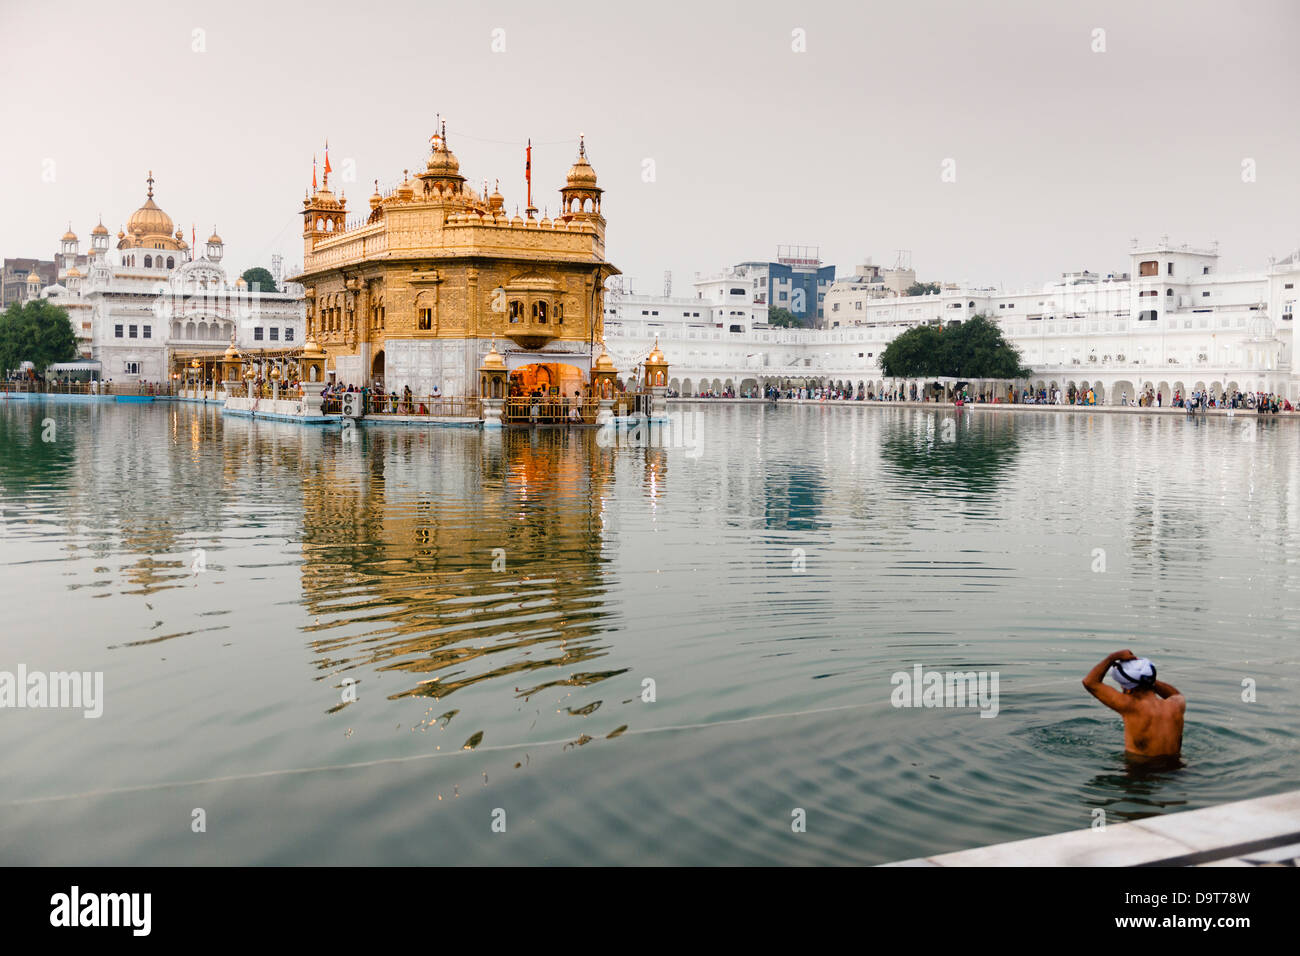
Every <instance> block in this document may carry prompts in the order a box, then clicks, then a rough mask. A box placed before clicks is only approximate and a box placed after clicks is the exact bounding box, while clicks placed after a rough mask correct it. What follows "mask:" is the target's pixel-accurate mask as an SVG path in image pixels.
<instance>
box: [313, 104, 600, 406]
mask: <svg viewBox="0 0 1300 956" xmlns="http://www.w3.org/2000/svg"><path fill="white" fill-rule="evenodd" d="M431 142H432V149H431V151H430V155H429V159H428V162H427V164H426V168H425V169H424V170H423V171H420V172H419V173H417V174H415V175H411V174H410V171H409V170H408V171H406V172H405V175H404V179H403V181H402V183H401V185H399V186H398V187H397V188H396V189H394V190H393V191H392V192H390V193H389V194H388V195H381V194H380V192H379V191H378V188H376V191H375V194H374V195H373V196H371V197H370V212H369V215H368V216H367V218H366V219H365V221H364V222H360V223H356V224H353V225H349V224H348V212H347V206H346V200H345V199H343V198H342V197H336V196H335V195H334V194H333V193H332V192H331V191H330V188H329V174H328V172H326V175H325V178H324V180H323V183H322V185H321V188H319V189H316V190H314V192H312V193H311V194H310V195H309V196H308V197H307V198H306V199H304V200H303V209H302V215H303V242H304V265H303V273H302V275H301V276H299V277H298V279H297V281H300V282H301V283H302V284H303V285H304V287H305V289H306V299H307V338H308V339H314V340H315V341H316V342H317V343H319V344H320V347H321V348H322V349H324V350H325V352H326V354H327V356H328V359H327V362H326V372H327V375H330V376H331V377H332V378H334V380H335V381H338V382H340V383H349V384H354V385H362V384H369V385H380V384H381V385H382V387H384V389H385V390H390V391H399V392H400V391H401V390H402V389H403V388H404V387H410V388H411V390H412V392H413V393H414V394H416V395H428V394H432V393H433V390H434V389H437V390H438V391H439V392H440V393H441V394H442V395H447V396H472V395H477V394H478V391H479V374H478V367H479V365H480V363H481V361H482V359H483V358H484V357H485V356H486V355H487V353H488V351H489V346H490V342H491V340H492V338H493V336H495V337H496V339H497V340H499V341H501V342H503V343H510V344H509V345H508V347H507V349H506V351H505V360H506V362H507V364H508V366H509V368H510V370H511V374H512V376H515V375H518V376H520V379H519V380H520V381H522V379H523V377H530V378H531V379H533V380H535V379H536V378H537V373H538V370H541V369H548V370H549V371H547V372H546V373H545V374H544V375H543V376H542V377H543V378H547V379H554V380H556V381H559V380H563V381H565V382H571V381H574V379H575V377H576V378H577V379H578V380H580V381H581V382H583V383H587V382H588V381H589V375H590V367H591V361H592V354H593V350H594V347H595V346H596V344H597V343H599V342H600V341H601V339H602V336H603V332H604V329H603V315H604V284H605V280H606V279H607V278H608V277H609V276H611V275H616V274H617V273H618V270H617V269H616V268H615V267H614V266H613V265H611V264H610V263H609V262H606V261H605V218H604V216H603V215H602V213H601V208H600V207H601V192H602V190H601V189H600V187H599V186H598V185H597V180H596V174H595V171H594V170H593V169H592V167H591V165H590V164H589V163H588V162H587V157H586V147H585V144H582V143H580V144H579V149H578V158H577V161H576V162H575V163H574V164H573V166H572V168H570V170H569V174H568V177H567V179H566V182H565V185H564V187H563V188H562V189H561V190H560V200H561V203H560V214H559V215H558V216H556V217H554V218H546V217H543V218H538V216H537V210H536V209H534V208H531V207H530V208H529V209H528V210H527V216H526V217H520V216H519V215H518V213H517V212H516V214H515V215H513V216H511V215H509V214H508V213H507V212H506V209H505V199H504V197H503V196H502V195H501V193H500V188H499V186H498V188H497V190H495V191H494V192H493V193H492V194H491V195H490V196H481V195H479V194H478V193H477V192H476V191H475V190H474V189H473V188H472V187H471V186H470V185H469V184H468V183H467V181H466V178H465V177H464V176H463V175H461V173H460V163H459V161H458V160H457V159H456V157H455V155H454V154H453V153H452V152H451V150H450V148H449V147H448V145H447V139H446V130H445V126H444V127H443V129H442V130H440V131H439V132H438V133H436V134H435V135H434V136H433V137H432V139H431ZM326 168H327V170H328V160H327V166H326Z"/></svg>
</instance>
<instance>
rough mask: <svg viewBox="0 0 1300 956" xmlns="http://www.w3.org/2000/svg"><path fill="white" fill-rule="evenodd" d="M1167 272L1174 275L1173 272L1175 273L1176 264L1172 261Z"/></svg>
mask: <svg viewBox="0 0 1300 956" xmlns="http://www.w3.org/2000/svg"><path fill="white" fill-rule="evenodd" d="M1165 274H1166V275H1173V274H1174V264H1173V263H1172V262H1171V263H1169V268H1168V270H1167V271H1166V273H1165Z"/></svg>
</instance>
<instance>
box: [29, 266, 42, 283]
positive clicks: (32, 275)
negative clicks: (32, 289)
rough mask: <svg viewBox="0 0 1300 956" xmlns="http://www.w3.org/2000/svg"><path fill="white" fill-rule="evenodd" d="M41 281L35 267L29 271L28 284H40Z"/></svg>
mask: <svg viewBox="0 0 1300 956" xmlns="http://www.w3.org/2000/svg"><path fill="white" fill-rule="evenodd" d="M40 281H41V277H40V276H39V275H38V274H37V273H36V270H34V269H33V270H32V271H31V272H29V273H27V284H28V285H39V284H40Z"/></svg>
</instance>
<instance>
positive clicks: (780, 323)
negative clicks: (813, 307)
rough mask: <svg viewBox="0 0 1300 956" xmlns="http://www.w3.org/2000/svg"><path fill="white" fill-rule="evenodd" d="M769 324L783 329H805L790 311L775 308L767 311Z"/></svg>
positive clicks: (778, 307)
mask: <svg viewBox="0 0 1300 956" xmlns="http://www.w3.org/2000/svg"><path fill="white" fill-rule="evenodd" d="M767 324H768V325H774V326H776V327H777V328H782V329H798V328H802V327H803V323H802V322H800V321H799V319H798V317H797V316H796V315H795V314H794V313H793V312H791V311H790V310H789V309H783V308H781V307H780V306H775V307H773V308H771V309H768V310H767Z"/></svg>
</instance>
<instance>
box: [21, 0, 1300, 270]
mask: <svg viewBox="0 0 1300 956" xmlns="http://www.w3.org/2000/svg"><path fill="white" fill-rule="evenodd" d="M1098 28H1100V29H1102V30H1104V31H1105V36H1104V42H1105V52H1101V53H1097V52H1093V46H1094V44H1095V40H1094V32H1093V31H1094V30H1096V29H1098ZM1298 28H1300V4H1297V3H1295V2H1293V0H1275V2H1274V0H1259V2H1255V0H1246V2H1241V0H1237V2H1214V3H1212V2H1204V0H1177V2H1164V0H1158V2H1141V3H1133V2H1132V0H1121V2H1110V0H1106V2H1085V3H1070V4H1065V3H1043V2H1037V0H1034V2H1029V0H1006V2H999V3H972V2H958V0H953V2H917V0H907V2H893V3H888V4H885V3H860V2H859V3H848V2H841V3H818V2H800V3H773V2H744V3H741V2H736V3H714V2H708V0H696V2H689V3H688V2H676V0H672V2H656V3H644V4H643V3H637V4H630V3H614V2H608V0H606V2H549V3H539V2H519V3H513V2H512V3H505V2H498V3H482V4H469V3H457V4H451V3H441V2H429V0H424V2H400V3H385V2H374V3H365V4H362V3H338V2H332V0H319V2H314V3H310V4H303V5H301V6H299V5H294V6H293V7H283V6H281V5H279V4H274V3H265V2H263V3H247V2H227V3H220V4H214V3H202V4H199V3H183V2H182V3H170V4H162V3H159V4H151V5H148V6H145V7H141V6H139V5H134V4H105V3H102V2H97V3H83V2H76V0H74V2H67V3H60V4H49V5H41V4H33V3H19V2H16V0H0V70H2V71H3V72H2V74H0V75H2V76H3V83H2V85H0V90H2V95H3V97H4V100H5V102H6V106H7V108H6V119H7V122H6V123H5V136H4V140H3V148H0V190H2V192H0V198H2V202H0V209H3V216H2V218H0V254H2V255H6V256H30V255H40V256H42V257H44V258H49V257H50V256H51V255H52V254H53V252H54V251H55V248H56V245H57V241H58V238H59V236H60V235H62V233H63V231H64V229H65V228H66V226H67V222H68V220H69V219H71V220H72V226H73V229H74V230H75V231H76V232H77V233H78V235H80V236H81V237H82V240H83V245H82V249H83V251H85V248H86V245H87V240H88V236H89V232H90V229H91V227H92V226H93V225H94V223H95V221H96V217H97V215H98V214H99V213H100V212H102V213H103V216H104V223H105V224H106V225H107V226H108V227H109V229H110V230H111V231H112V232H114V233H116V231H117V229H118V227H119V225H120V224H122V223H124V222H125V221H126V219H127V218H128V217H129V216H130V214H131V212H132V211H133V210H134V209H136V208H137V207H138V206H139V205H140V203H141V202H142V201H143V199H144V190H145V183H144V179H145V176H146V173H147V171H148V170H149V169H152V170H153V171H154V175H155V177H156V179H157V185H156V187H155V198H156V200H157V201H158V203H159V205H160V206H162V208H163V209H164V210H166V211H167V212H168V213H169V214H170V215H171V216H172V218H173V219H175V220H176V221H177V222H178V223H181V224H183V225H184V228H185V231H186V235H187V237H188V235H189V231H190V223H191V222H194V223H196V224H197V228H198V233H199V238H200V240H202V239H204V238H206V236H207V234H208V232H209V231H210V230H211V229H212V227H213V225H214V224H215V225H216V227H217V229H218V230H219V231H220V232H221V234H222V236H223V237H224V238H225V240H226V244H227V252H228V263H227V264H228V265H229V266H230V267H232V269H235V270H242V269H244V268H245V267H247V266H248V265H254V264H257V265H269V260H270V255H271V253H272V252H281V253H283V254H284V256H285V260H286V265H289V266H292V265H294V264H297V263H299V262H301V261H302V244H301V237H300V231H301V220H300V218H299V217H298V215H297V210H298V209H299V208H300V207H301V199H302V196H303V189H304V187H305V186H306V185H307V184H308V183H309V182H310V177H311V159H312V154H313V152H315V153H316V154H318V155H320V154H322V144H323V142H324V141H325V139H326V138H327V137H328V138H329V141H330V147H331V149H330V158H331V161H332V163H333V165H334V168H335V176H334V180H335V181H338V180H340V179H341V178H342V176H343V172H344V170H345V169H348V168H349V165H348V164H349V163H351V164H354V168H355V176H356V181H355V182H350V183H339V185H340V186H342V187H343V188H345V189H346V192H347V196H348V199H349V205H350V206H351V207H352V208H354V209H357V210H358V211H360V210H361V209H365V208H366V198H367V197H368V196H369V194H370V192H371V190H372V188H373V187H372V180H374V179H375V178H378V179H379V180H380V182H381V184H385V185H391V184H393V183H395V182H396V181H398V180H399V179H400V176H401V171H402V169H403V168H404V167H412V168H415V167H417V166H419V165H421V164H422V163H423V160H424V157H425V156H426V154H427V150H428V137H429V135H430V133H431V132H433V127H434V116H435V114H436V113H439V112H441V113H442V114H443V115H444V116H445V117H446V119H447V128H448V139H449V142H450V145H451V147H452V149H453V150H454V151H455V153H456V154H457V156H458V157H459V159H460V163H461V171H462V173H464V174H465V175H467V176H468V177H469V179H470V181H471V182H472V183H474V184H475V185H476V186H479V185H481V183H482V181H483V180H484V179H489V180H494V179H497V178H499V179H500V180H501V189H502V192H503V193H504V194H505V196H506V202H507V206H508V208H510V209H511V210H513V208H514V207H515V205H516V204H517V205H519V206H520V207H522V206H523V205H524V200H523V158H524V152H523V147H524V142H525V140H526V139H527V138H528V137H530V136H531V137H532V140H533V143H534V145H535V149H534V167H533V168H534V176H533V183H534V199H535V201H536V203H537V205H538V206H539V207H541V206H548V205H549V206H550V208H551V211H552V212H553V211H554V210H555V206H556V201H557V190H558V188H559V187H560V185H561V184H562V182H563V178H564V174H565V172H566V170H567V169H568V166H569V164H570V163H571V162H572V161H573V158H574V155H575V152H576V145H577V137H578V133H579V131H582V132H585V133H586V136H587V145H588V154H589V157H590V159H591V162H592V165H593V166H594V167H595V169H596V172H597V174H598V175H599V177H600V184H601V186H603V187H604V188H605V190H606V191H607V192H606V202H605V213H606V216H607V218H608V220H609V234H608V254H609V257H610V259H611V260H612V261H613V262H614V264H615V265H617V266H618V267H620V268H621V269H622V270H623V271H624V272H625V273H627V274H629V275H631V276H634V277H635V278H636V280H637V288H638V291H642V290H644V291H653V290H658V289H659V288H660V287H661V285H662V275H663V271H664V270H665V269H671V270H672V271H673V273H674V285H675V291H676V292H677V293H678V294H683V293H685V294H689V288H690V286H689V283H690V280H691V278H692V276H693V273H694V272H696V271H702V272H713V271H716V270H719V269H721V268H723V267H724V266H726V265H729V264H731V263H734V262H738V261H743V260H746V259H767V258H770V257H772V256H773V255H774V254H775V252H776V246H777V245H778V244H780V243H800V244H808V245H818V246H820V247H821V250H822V256H823V258H824V259H825V260H826V261H827V262H830V263H834V264H835V265H837V266H838V267H839V269H840V270H841V271H842V272H843V271H851V269H852V267H853V265H854V264H855V263H857V262H860V261H862V260H864V259H865V258H866V257H872V258H873V259H874V261H875V262H877V263H884V264H889V263H891V262H892V261H893V259H894V253H895V250H898V249H907V250H910V251H911V253H912V260H913V264H914V266H915V268H916V269H917V272H918V275H919V276H920V277H921V278H926V279H945V280H954V281H960V280H970V281H976V282H981V283H989V284H1005V285H1006V286H1007V287H1018V286H1021V285H1024V284H1038V283H1040V282H1042V281H1045V280H1047V279H1050V278H1052V277H1055V276H1056V275H1057V274H1058V273H1060V272H1062V271H1067V270H1075V269H1082V268H1091V269H1094V270H1098V271H1109V270H1112V269H1122V268H1124V267H1126V266H1127V258H1126V256H1127V250H1128V240H1129V238H1130V237H1133V236H1137V237H1141V238H1143V239H1156V238H1158V237H1159V236H1160V235H1161V234H1166V233H1167V234H1168V235H1169V236H1170V238H1171V239H1173V240H1176V241H1187V242H1192V243H1196V244H1200V243H1208V242H1209V241H1210V240H1213V239H1218V240H1219V241H1220V244H1221V245H1220V249H1221V252H1222V253H1223V267H1224V268H1225V269H1227V268H1232V267H1241V268H1258V267H1261V266H1263V265H1264V264H1265V261H1266V258H1267V257H1268V256H1270V255H1283V254H1286V253H1288V252H1290V251H1292V250H1294V249H1295V248H1297V247H1300V175H1297V160H1298V159H1300V123H1297V119H1296V117H1297V112H1296V106H1295V97H1296V93H1297V90H1300V52H1297V47H1296V38H1297V36H1300V29H1298ZM496 29H501V30H504V31H505V33H504V41H505V51H504V52H495V53H494V52H493V49H492V46H493V39H494V35H493V31H494V30H496ZM796 29H799V30H803V31H805V33H804V36H805V37H806V51H805V52H795V51H794V49H792V46H793V45H795V40H794V38H793V37H792V32H793V31H795V30H796ZM195 30H202V31H204V34H203V40H204V44H205V46H206V49H205V51H204V52H195V51H194V50H193V47H194V45H195V41H194V37H195V33H194V31H195ZM647 159H650V160H653V162H654V172H655V179H654V181H653V182H646V181H644V178H643V170H644V168H645V162H644V161H645V160H647ZM946 159H952V160H954V161H955V170H956V181H955V182H943V181H941V172H942V168H943V166H942V164H943V163H944V160H946ZM1247 159H1249V160H1253V161H1254V164H1255V170H1256V173H1255V175H1256V181H1255V182H1251V183H1245V182H1243V181H1242V163H1243V161H1244V160H1247ZM51 164H52V165H51ZM50 178H52V179H53V181H52V182H49V181H46V180H47V179H50Z"/></svg>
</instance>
